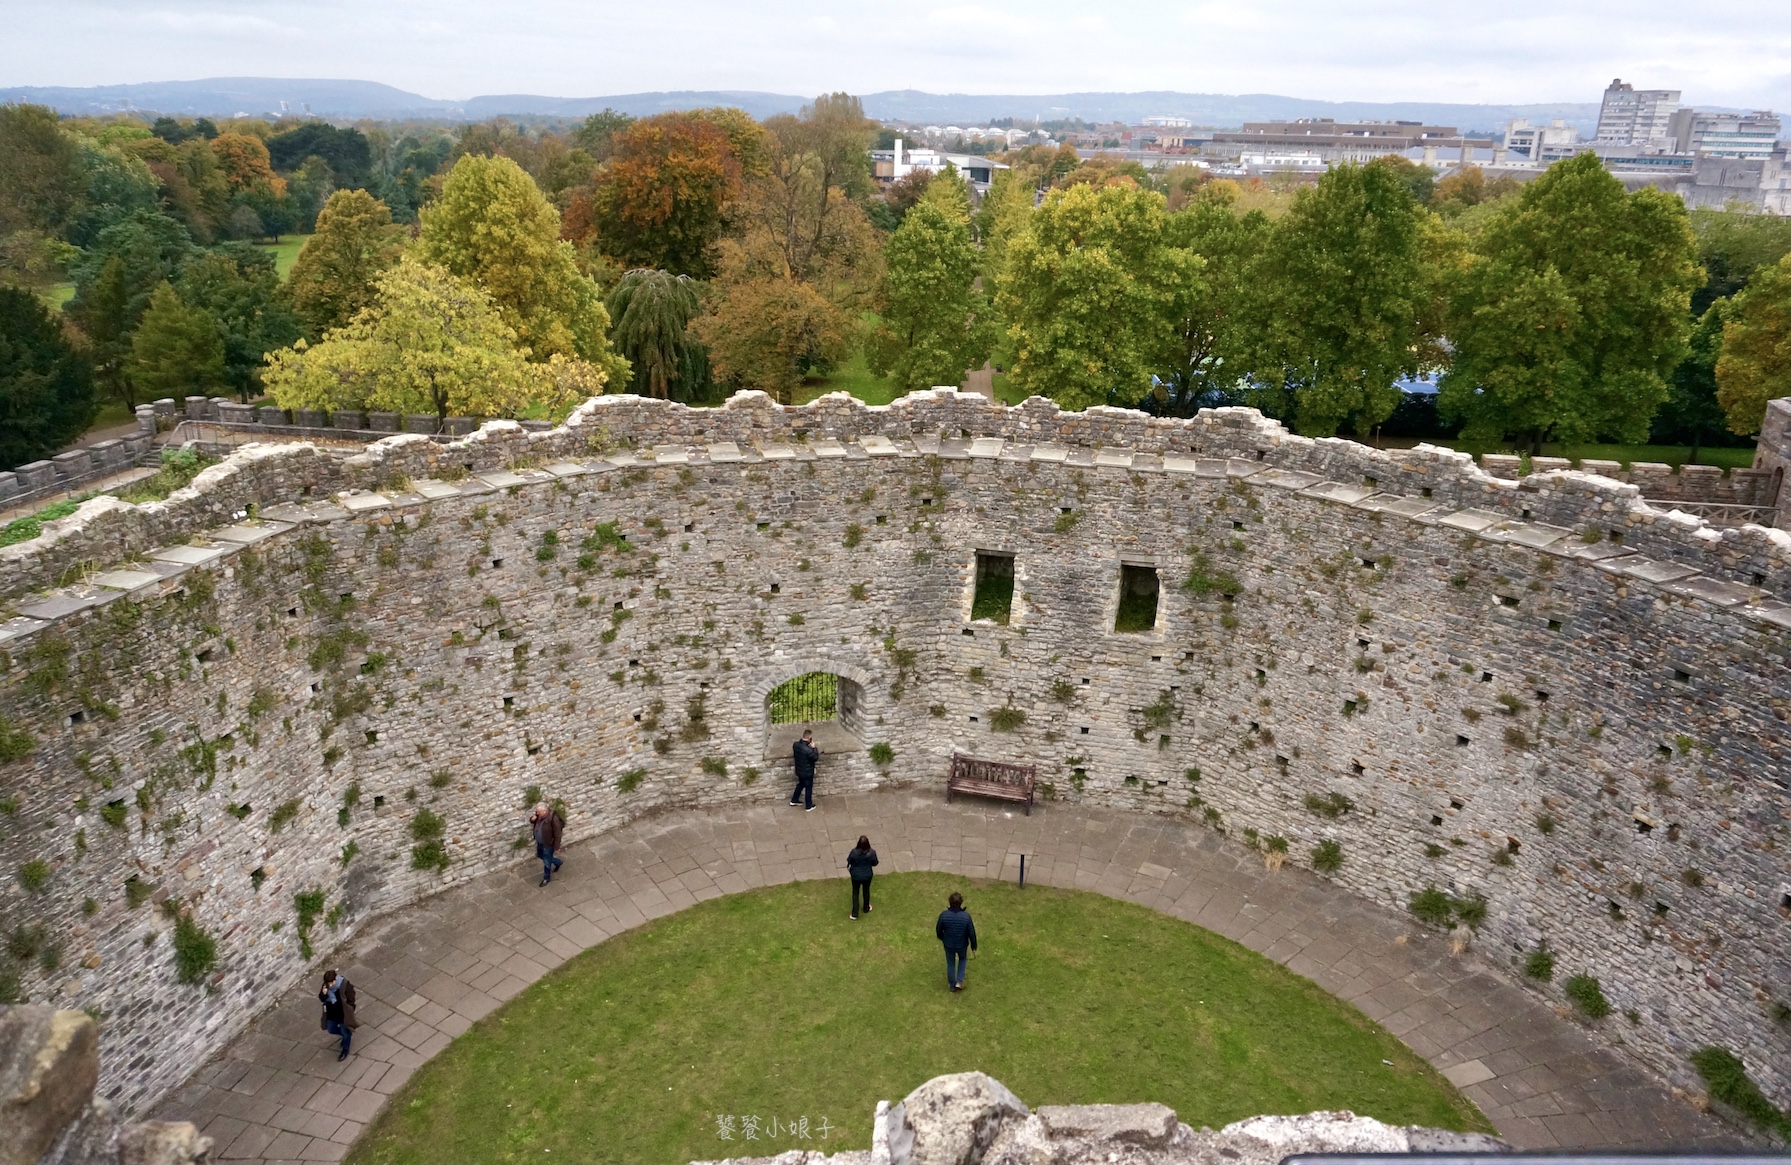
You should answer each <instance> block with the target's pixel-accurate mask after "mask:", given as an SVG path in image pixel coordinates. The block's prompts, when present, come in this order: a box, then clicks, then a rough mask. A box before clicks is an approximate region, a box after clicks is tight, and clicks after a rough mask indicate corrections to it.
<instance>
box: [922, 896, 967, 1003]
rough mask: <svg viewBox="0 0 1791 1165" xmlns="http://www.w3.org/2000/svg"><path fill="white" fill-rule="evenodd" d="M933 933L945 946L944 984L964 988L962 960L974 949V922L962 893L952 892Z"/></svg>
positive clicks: (955, 988)
mask: <svg viewBox="0 0 1791 1165" xmlns="http://www.w3.org/2000/svg"><path fill="white" fill-rule="evenodd" d="M933 933H934V934H935V935H936V936H937V937H938V939H939V941H940V943H942V944H943V945H944V947H945V985H946V986H947V987H949V988H951V989H952V990H953V991H962V990H964V962H965V960H966V959H967V958H969V952H970V951H974V950H975V949H976V923H974V922H972V921H970V912H969V911H968V910H965V909H964V896H963V895H962V894H958V893H953V894H952V896H951V898H950V899H949V900H948V901H947V903H946V908H945V911H944V912H943V913H942V914H940V915H939V923H938V925H937V926H935V927H934V928H933Z"/></svg>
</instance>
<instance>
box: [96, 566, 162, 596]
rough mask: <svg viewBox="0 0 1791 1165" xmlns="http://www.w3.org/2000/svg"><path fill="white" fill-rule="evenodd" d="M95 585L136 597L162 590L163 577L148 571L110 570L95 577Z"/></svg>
mask: <svg viewBox="0 0 1791 1165" xmlns="http://www.w3.org/2000/svg"><path fill="white" fill-rule="evenodd" d="M93 583H94V585H95V586H102V587H108V588H110V589H111V590H115V591H123V592H125V593H126V594H132V595H135V594H142V593H143V592H145V591H149V590H154V589H158V588H160V587H161V585H162V576H161V575H159V574H152V573H151V572H149V571H147V570H108V571H107V572H106V573H104V574H96V575H94V576H93Z"/></svg>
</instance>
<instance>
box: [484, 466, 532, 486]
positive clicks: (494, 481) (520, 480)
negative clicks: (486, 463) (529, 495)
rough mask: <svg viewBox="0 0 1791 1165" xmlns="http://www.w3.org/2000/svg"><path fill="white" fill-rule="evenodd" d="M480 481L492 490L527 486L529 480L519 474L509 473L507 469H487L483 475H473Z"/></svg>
mask: <svg viewBox="0 0 1791 1165" xmlns="http://www.w3.org/2000/svg"><path fill="white" fill-rule="evenodd" d="M474 476H475V477H477V478H478V479H479V480H480V481H482V482H484V483H485V484H486V485H488V486H490V487H491V488H492V489H508V488H509V487H511V486H513V485H527V484H528V483H529V479H528V478H526V477H524V476H522V475H521V474H520V473H511V472H510V471H509V470H507V469H488V470H486V471H485V472H484V473H479V474H475V475H474Z"/></svg>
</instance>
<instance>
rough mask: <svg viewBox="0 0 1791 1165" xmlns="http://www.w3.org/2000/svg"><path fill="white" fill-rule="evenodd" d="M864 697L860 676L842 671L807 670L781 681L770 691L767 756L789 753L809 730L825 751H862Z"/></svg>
mask: <svg viewBox="0 0 1791 1165" xmlns="http://www.w3.org/2000/svg"><path fill="white" fill-rule="evenodd" d="M863 700H864V688H863V686H862V685H861V684H860V682H859V681H858V680H857V679H855V678H853V677H852V676H849V675H842V674H840V673H839V672H833V671H811V672H803V673H802V674H800V675H796V676H791V677H790V678H789V679H786V680H784V681H782V682H781V683H779V684H777V685H776V686H774V687H772V688H771V689H770V690H769V691H768V692H766V693H765V719H766V723H767V726H768V731H767V734H766V741H765V755H766V757H767V758H768V759H772V760H776V759H780V758H787V757H788V756H789V755H790V747H791V746H792V745H793V744H795V743H796V741H797V739H798V738H800V737H801V736H802V734H803V732H805V731H812V732H813V733H814V734H815V744H816V746H817V747H819V748H820V749H821V751H822V752H823V753H826V752H846V751H857V750H858V749H859V748H861V747H863V742H862V740H861V739H860V735H859V733H860V730H861V728H862V725H863V718H862V714H861V712H860V708H861V706H862V704H863Z"/></svg>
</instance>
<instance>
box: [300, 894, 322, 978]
mask: <svg viewBox="0 0 1791 1165" xmlns="http://www.w3.org/2000/svg"><path fill="white" fill-rule="evenodd" d="M323 903H324V893H323V891H322V890H306V891H305V892H304V893H302V894H294V895H293V896H292V905H293V908H294V909H295V910H297V911H298V928H297V929H298V936H299V954H300V955H301V956H303V958H304V960H305V961H306V962H307V963H308V962H310V961H311V927H312V925H313V924H315V923H316V922H317V916H318V915H319V914H322V913H323Z"/></svg>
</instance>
